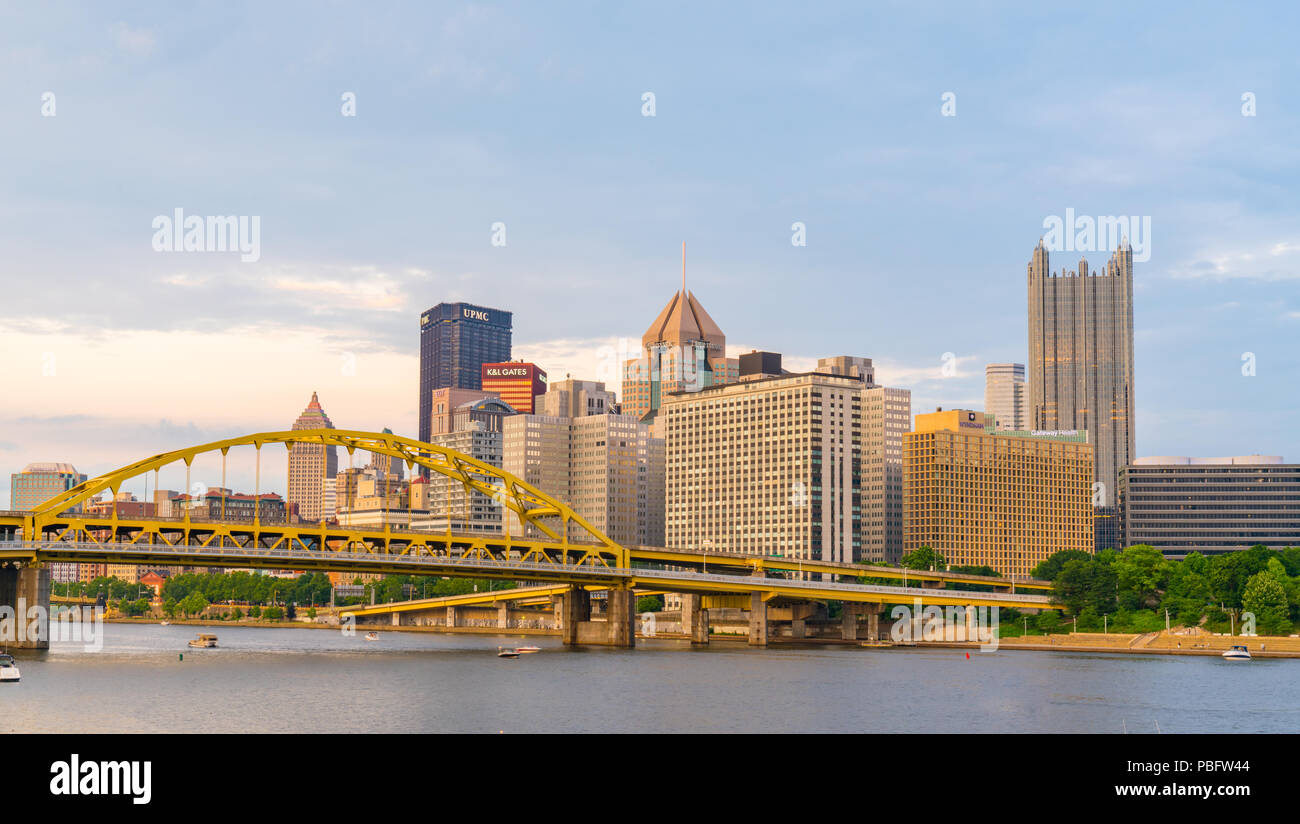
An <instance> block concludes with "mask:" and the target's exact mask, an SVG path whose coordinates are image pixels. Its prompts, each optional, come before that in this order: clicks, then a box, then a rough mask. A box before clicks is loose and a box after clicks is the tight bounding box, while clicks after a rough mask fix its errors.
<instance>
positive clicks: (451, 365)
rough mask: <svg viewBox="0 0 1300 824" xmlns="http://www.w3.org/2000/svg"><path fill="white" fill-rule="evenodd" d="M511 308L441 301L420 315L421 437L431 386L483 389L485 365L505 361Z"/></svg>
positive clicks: (426, 421) (429, 408)
mask: <svg viewBox="0 0 1300 824" xmlns="http://www.w3.org/2000/svg"><path fill="white" fill-rule="evenodd" d="M510 318H511V313H510V312H503V311H501V310H500V309H488V308H487V307H485V306H475V305H474V304H472V303H440V304H438V305H437V306H435V307H433V308H432V309H430V310H429V311H427V312H425V313H424V314H423V315H421V316H420V440H422V441H425V442H427V441H428V440H429V435H430V420H429V416H430V415H431V414H432V413H433V390H435V389H449V388H450V389H482V388H483V384H482V380H481V378H480V375H481V371H480V370H481V369H482V367H483V364H485V363H501V362H502V361H508V360H510Z"/></svg>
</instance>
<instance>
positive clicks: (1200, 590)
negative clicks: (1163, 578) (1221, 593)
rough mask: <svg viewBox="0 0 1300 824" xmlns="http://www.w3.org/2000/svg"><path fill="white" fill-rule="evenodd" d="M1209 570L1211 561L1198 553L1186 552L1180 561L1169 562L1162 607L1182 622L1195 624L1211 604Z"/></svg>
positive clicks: (1212, 598) (1212, 603)
mask: <svg viewBox="0 0 1300 824" xmlns="http://www.w3.org/2000/svg"><path fill="white" fill-rule="evenodd" d="M1209 572H1210V563H1209V561H1208V560H1207V559H1206V557H1205V556H1204V555H1202V554H1201V553H1199V552H1192V553H1189V554H1188V555H1187V557H1186V558H1184V559H1183V560H1182V561H1181V562H1179V563H1176V564H1172V565H1171V568H1170V573H1169V582H1168V584H1166V586H1165V594H1164V598H1163V599H1162V600H1161V602H1160V608H1161V610H1166V609H1167V610H1169V613H1170V614H1171V615H1175V616H1177V618H1178V620H1179V621H1180V622H1181V623H1184V624H1188V625H1191V624H1196V623H1198V622H1199V621H1200V619H1201V617H1202V616H1204V615H1205V614H1206V611H1207V610H1208V609H1209V608H1210V607H1212V606H1213V605H1214V589H1213V587H1211V586H1210V577H1209Z"/></svg>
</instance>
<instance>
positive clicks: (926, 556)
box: [902, 546, 946, 571]
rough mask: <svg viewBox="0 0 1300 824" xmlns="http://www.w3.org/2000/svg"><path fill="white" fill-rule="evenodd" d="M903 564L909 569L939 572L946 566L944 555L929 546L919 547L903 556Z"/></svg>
mask: <svg viewBox="0 0 1300 824" xmlns="http://www.w3.org/2000/svg"><path fill="white" fill-rule="evenodd" d="M902 564H903V566H904V567H906V568H908V569H917V570H931V571H939V570H942V569H944V567H945V566H946V564H945V562H944V559H943V554H942V553H940V552H936V551H935V550H933V549H931V548H930V547H928V546H923V547H918V548H916V549H914V550H912V551H911V552H907V553H904V554H903V559H902Z"/></svg>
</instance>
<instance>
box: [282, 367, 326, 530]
mask: <svg viewBox="0 0 1300 824" xmlns="http://www.w3.org/2000/svg"><path fill="white" fill-rule="evenodd" d="M293 428H294V430H295V431H297V430H301V429H333V428H334V424H333V423H332V422H331V421H330V417H329V415H326V414H325V410H324V409H322V408H321V405H320V401H319V400H318V399H317V398H316V393H315V392H312V393H311V403H309V404H307V408H306V409H304V410H302V414H301V415H299V416H298V420H296V421H294V422H293ZM338 471H339V459H338V453H337V451H336V450H335V448H334V447H332V446H328V447H327V446H323V445H321V444H310V443H296V444H294V445H293V446H291V447H290V448H289V494H288V496H287V498H286V500H287V501H288V502H289V504H290V505H292V504H297V505H298V517H300V518H302V519H303V520H304V521H319V520H320V518H321V481H323V480H325V479H326V478H333V477H334V476H335V475H337V474H338Z"/></svg>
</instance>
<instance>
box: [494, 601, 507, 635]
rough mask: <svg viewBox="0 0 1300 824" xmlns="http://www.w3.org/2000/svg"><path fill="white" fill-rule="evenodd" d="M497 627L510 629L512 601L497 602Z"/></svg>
mask: <svg viewBox="0 0 1300 824" xmlns="http://www.w3.org/2000/svg"><path fill="white" fill-rule="evenodd" d="M497 629H510V602H509V601H502V602H501V603H499V604H497Z"/></svg>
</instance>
